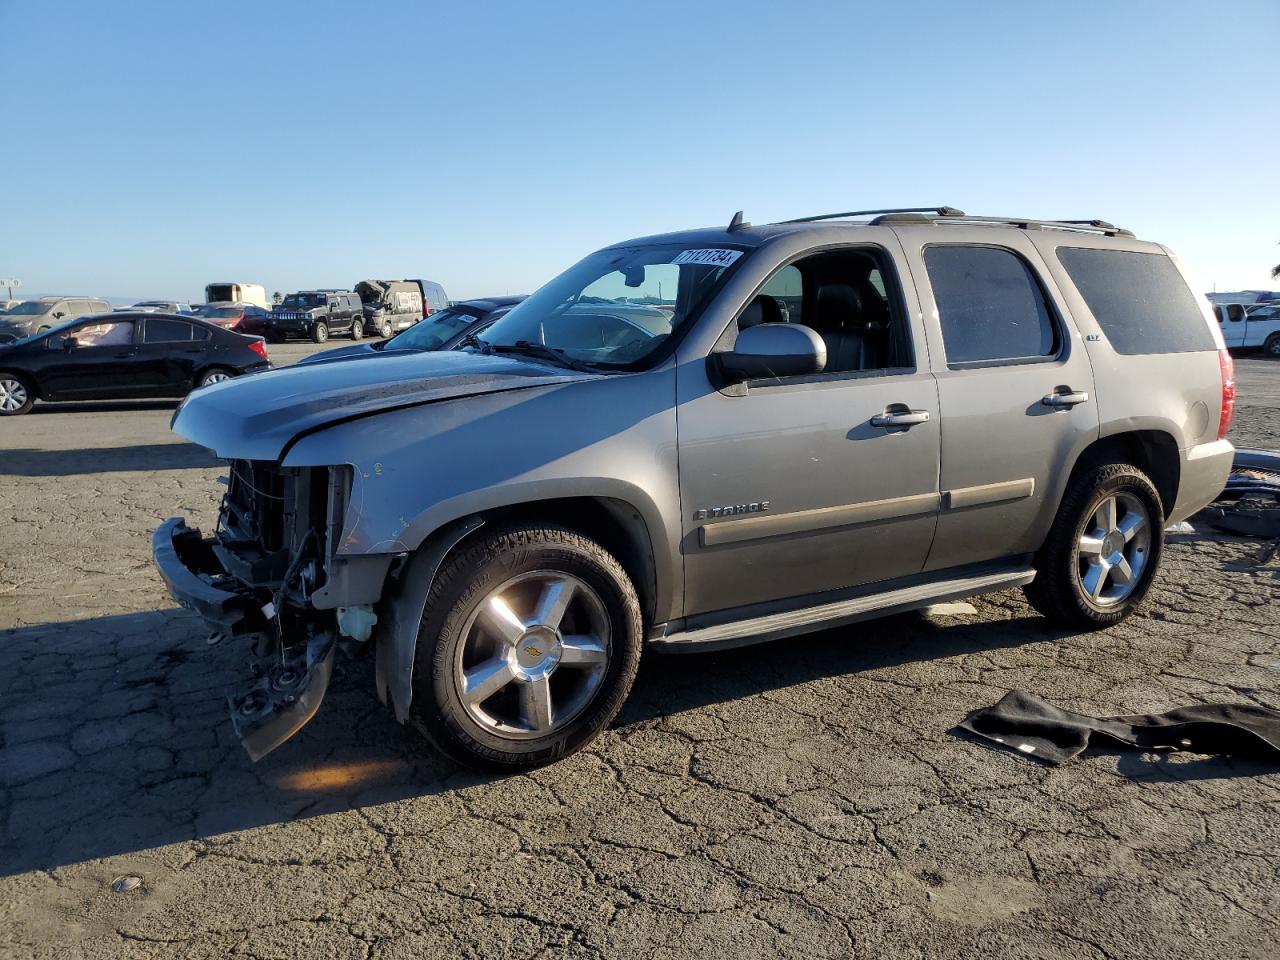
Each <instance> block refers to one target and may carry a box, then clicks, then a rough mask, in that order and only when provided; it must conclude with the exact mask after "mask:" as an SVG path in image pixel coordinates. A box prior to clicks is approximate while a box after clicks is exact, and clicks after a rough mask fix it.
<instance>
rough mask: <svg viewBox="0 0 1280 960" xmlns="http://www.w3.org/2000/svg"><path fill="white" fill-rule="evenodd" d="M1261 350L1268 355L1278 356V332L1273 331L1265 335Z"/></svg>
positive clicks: (1279, 354)
mask: <svg viewBox="0 0 1280 960" xmlns="http://www.w3.org/2000/svg"><path fill="white" fill-rule="evenodd" d="M1262 350H1263V352H1264V353H1265V354H1266V355H1267V356H1268V357H1277V358H1280V333H1273V334H1272V335H1271V336H1269V337H1267V342H1266V343H1264V344H1263V345H1262Z"/></svg>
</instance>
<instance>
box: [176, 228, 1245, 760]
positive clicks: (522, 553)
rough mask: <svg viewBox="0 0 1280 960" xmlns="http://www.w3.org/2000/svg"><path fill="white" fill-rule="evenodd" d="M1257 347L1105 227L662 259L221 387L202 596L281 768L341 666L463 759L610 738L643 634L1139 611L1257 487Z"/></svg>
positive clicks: (198, 405) (591, 275)
mask: <svg viewBox="0 0 1280 960" xmlns="http://www.w3.org/2000/svg"><path fill="white" fill-rule="evenodd" d="M1233 403H1234V384H1233V382H1232V373H1231V361H1230V359H1229V357H1228V356H1227V354H1226V352H1225V351H1224V350H1223V349H1222V341H1221V336H1220V334H1219V333H1218V331H1217V325H1216V324H1215V323H1213V322H1212V320H1211V319H1210V317H1209V315H1208V311H1207V309H1206V306H1205V304H1204V303H1203V302H1202V298H1200V297H1197V296H1195V295H1194V294H1193V293H1192V292H1191V290H1190V289H1189V288H1188V285H1187V282H1186V280H1185V279H1184V277H1183V274H1182V271H1181V269H1180V268H1179V266H1178V264H1177V262H1176V261H1175V260H1174V258H1173V257H1172V256H1171V254H1170V253H1169V251H1168V250H1167V249H1165V248H1164V247H1162V246H1160V245H1158V244H1155V243H1147V242H1141V241H1138V240H1136V239H1134V237H1133V235H1132V234H1131V233H1129V232H1127V231H1124V230H1120V229H1117V228H1115V227H1113V226H1111V225H1110V224H1107V223H1104V222H1102V221H1070V222H1042V221H1033V220H1016V221H1008V220H1003V219H997V218H984V217H974V216H966V215H965V214H963V213H961V212H960V211H958V210H954V209H951V208H939V209H926V210H909V211H907V210H895V211H864V212H860V213H849V214H836V215H832V216H828V217H811V218H806V219H804V220H796V221H791V222H787V223H778V224H770V225H767V226H759V227H753V226H751V225H750V224H747V223H743V222H742V221H741V217H740V216H738V217H735V218H734V221H733V222H732V223H731V224H730V225H729V227H728V228H717V229H706V230H690V231H685V232H680V233H672V234H666V235H661V236H654V237H647V238H644V239H641V240H632V241H628V242H626V243H621V244H618V245H616V246H613V247H608V248H606V249H604V250H601V251H599V252H597V253H594V254H592V255H591V256H589V257H587V258H586V259H585V260H583V261H581V262H580V263H578V264H577V265H575V266H573V267H571V268H570V269H569V270H568V271H567V272H565V273H564V274H562V275H561V276H559V277H558V278H556V279H555V280H552V281H551V282H550V283H549V284H547V285H546V286H545V287H543V288H542V289H541V290H539V291H538V292H537V293H535V294H534V295H533V296H531V297H529V298H528V299H526V300H525V301H523V302H522V303H520V304H519V305H518V306H516V307H515V308H514V309H512V310H511V311H510V312H509V313H508V314H507V315H506V316H504V317H503V318H502V319H500V320H498V321H497V322H496V323H495V324H494V325H493V326H492V327H490V328H489V329H488V330H486V331H485V332H484V334H483V335H482V338H477V339H474V340H472V341H471V342H470V344H469V345H464V346H463V348H462V349H461V350H459V351H453V352H443V353H421V354H411V355H406V356H389V357H384V358H380V359H379V360H378V361H377V362H366V361H359V360H357V361H353V362H350V363H340V364H317V365H306V366H298V367H292V368H283V369H278V370H273V371H271V372H268V373H265V374H261V375H258V376H254V377H246V378H243V379H238V380H234V381H229V382H227V383H224V384H218V385H216V386H214V387H210V388H206V389H204V390H200V391H197V392H196V393H195V394H193V395H192V396H191V397H190V398H189V399H188V400H187V401H186V402H185V403H184V404H183V405H182V407H181V408H180V409H179V410H178V412H177V414H176V415H175V418H174V429H175V430H176V431H177V432H178V433H180V434H181V435H183V436H185V437H187V438H189V439H191V440H193V441H194V442H196V443H198V444H201V445H203V446H205V447H208V448H210V449H212V450H214V451H216V452H217V454H218V455H219V456H221V457H224V458H226V459H227V460H229V461H230V476H229V485H230V488H229V491H228V492H227V494H226V496H225V498H224V501H223V506H222V511H221V517H220V521H219V524H218V531H217V534H216V536H214V537H212V538H208V539H205V538H202V537H201V535H200V533H199V531H197V530H192V529H188V528H187V526H186V525H185V523H184V522H183V520H182V519H178V518H175V519H171V520H169V521H168V522H166V523H165V524H164V525H162V526H161V527H160V528H159V529H158V530H157V531H156V533H155V537H154V552H155V556H156V560H157V563H158V565H159V568H160V570H161V573H162V574H163V576H164V578H165V580H166V581H167V583H168V586H169V588H170V590H171V592H172V593H173V595H174V597H175V598H177V600H178V601H179V602H180V603H182V604H183V605H185V606H188V607H190V608H192V609H194V610H196V611H198V612H199V613H200V614H201V615H202V616H203V617H204V618H205V620H207V621H208V622H209V623H210V625H211V626H212V628H213V629H214V630H215V631H216V632H218V633H219V634H221V635H223V636H228V637H235V638H246V639H248V638H252V639H253V640H254V641H256V642H257V645H258V650H259V653H261V654H263V655H266V659H265V660H264V667H263V669H262V671H261V672H260V674H259V675H258V679H257V680H256V681H254V683H253V685H252V686H251V687H250V688H248V689H246V690H245V691H244V693H243V694H242V695H241V696H239V697H238V698H236V699H235V700H234V702H233V719H234V720H235V723H236V726H237V729H238V731H239V733H240V736H241V738H242V740H243V741H244V744H245V746H246V747H247V749H248V750H249V753H250V754H251V755H252V756H253V757H255V758H257V757H260V756H262V755H263V754H265V753H266V752H268V751H269V750H271V749H273V748H274V747H276V746H277V745H279V744H280V743H281V742H283V741H284V740H285V739H286V738H287V737H288V736H290V735H291V734H292V733H293V732H294V731H296V730H297V729H298V728H299V727H301V726H302V725H303V724H304V723H306V721H307V720H309V719H310V717H311V716H312V715H313V714H314V713H315V711H316V709H317V707H318V706H319V703H320V700H321V698H322V697H323V695H324V690H325V687H326V685H327V683H328V680H329V676H330V672H331V669H332V665H333V662H334V655H335V653H334V652H335V649H337V648H343V649H346V650H350V651H353V652H358V651H360V650H362V649H365V648H369V647H372V648H373V650H374V651H375V653H376V656H375V667H374V673H375V682H376V685H377V690H378V693H379V695H380V696H381V697H382V699H383V701H384V702H387V703H389V704H390V705H391V707H392V708H393V709H394V711H395V715H396V717H397V718H398V719H399V720H400V721H401V722H411V723H412V724H413V725H414V726H415V727H416V728H417V729H418V730H420V731H421V732H422V733H424V734H425V735H426V736H427V737H428V738H429V739H430V740H431V741H432V742H433V743H435V744H436V745H437V746H438V747H440V748H441V749H442V750H444V751H445V752H447V753H448V754H450V755H451V756H453V757H455V758H457V759H458V760H460V761H462V762H464V763H468V764H472V765H478V766H484V767H491V768H500V769H512V768H519V767H524V766H529V765H534V764H539V763H545V762H548V761H551V760H554V759H556V758H558V757H560V756H563V755H564V754H566V753H569V752H571V751H574V750H576V749H578V748H580V747H582V746H583V745H584V744H586V743H588V742H589V741H591V739H592V738H593V737H595V736H596V735H597V734H598V733H599V732H600V731H601V730H602V729H603V728H604V727H605V725H606V724H608V723H609V721H610V719H611V718H612V717H613V716H614V715H615V713H616V712H617V710H618V709H619V707H620V706H621V704H622V702H623V699H624V698H625V697H626V696H627V693H628V690H629V688H630V686H631V683H632V678H633V677H634V676H635V673H636V668H637V665H638V663H639V660H640V656H641V651H642V649H643V648H651V649H653V650H659V649H661V650H667V651H701V650H711V649H716V648H720V647H726V646H731V645H736V644H745V643H754V642H757V641H761V640H778V639H781V638H786V637H791V636H794V635H796V634H800V633H803V632H806V631H811V630H816V629H820V628H826V627H832V626H839V625H845V624H850V623H853V622H855V621H858V620H861V619H864V618H867V617H873V616H877V615H881V614H885V613H890V612H896V611H901V610H907V609H911V608H916V607H920V606H923V605H925V604H929V603H932V602H935V601H939V600H945V599H953V598H958V597H964V596H970V595H974V594H979V593H984V592H987V591H994V590H1003V589H1006V588H1010V587H1022V588H1023V590H1024V591H1025V592H1026V595H1027V597H1028V599H1029V600H1030V601H1031V603H1032V604H1033V605H1034V606H1035V607H1036V609H1038V610H1039V611H1041V612H1042V613H1043V614H1045V615H1046V616H1048V617H1050V618H1052V619H1054V620H1056V621H1058V622H1061V623H1064V624H1068V625H1071V626H1072V627H1076V628H1086V629H1087V628H1093V627H1106V626H1109V625H1111V624H1114V623H1117V622H1118V621H1120V620H1122V619H1123V618H1124V617H1125V616H1127V615H1128V614H1129V613H1130V612H1132V610H1133V609H1134V607H1135V606H1136V605H1137V604H1138V603H1140V602H1141V601H1142V599H1143V597H1144V596H1145V595H1146V593H1147V590H1148V588H1149V587H1150V585H1151V581H1152V578H1153V576H1154V575H1155V573H1156V569H1157V567H1158V565H1159V562H1160V555H1161V548H1162V544H1163V530H1164V527H1165V524H1166V523H1169V522H1172V521H1177V520H1181V519H1183V518H1184V517H1187V516H1188V515H1190V514H1191V513H1192V512H1194V511H1195V510H1197V509H1198V508H1199V507H1201V506H1203V505H1204V504H1206V503H1208V502H1209V501H1211V500H1212V499H1213V498H1214V496H1215V495H1216V494H1217V493H1218V491H1219V490H1221V488H1222V486H1223V483H1224V481H1225V479H1226V477H1227V474H1228V472H1229V469H1230V464H1231V457H1232V447H1231V445H1230V444H1229V443H1228V442H1227V441H1226V440H1225V439H1223V437H1224V435H1225V433H1226V430H1227V427H1228V424H1229V423H1230V419H1231V413H1232V407H1233Z"/></svg>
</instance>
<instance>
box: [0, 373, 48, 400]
mask: <svg viewBox="0 0 1280 960" xmlns="http://www.w3.org/2000/svg"><path fill="white" fill-rule="evenodd" d="M6 373H7V374H9V375H10V376H12V377H17V378H18V379H19V380H21V381H22V382H23V383H25V384H26V385H27V389H28V390H30V391H31V396H32V397H33V398H34V399H36V400H43V399H44V390H42V389H41V387H40V381H39V380H37V379H36V378H35V377H33V376H32V375H31V374H29V373H27V372H26V371H25V370H19V369H17V368H16V367H0V375H3V374H6Z"/></svg>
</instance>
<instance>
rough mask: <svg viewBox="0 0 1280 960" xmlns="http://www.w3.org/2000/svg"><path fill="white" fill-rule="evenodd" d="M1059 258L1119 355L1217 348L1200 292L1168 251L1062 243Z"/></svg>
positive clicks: (1183, 351) (1184, 351)
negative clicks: (1191, 283)
mask: <svg viewBox="0 0 1280 960" xmlns="http://www.w3.org/2000/svg"><path fill="white" fill-rule="evenodd" d="M1058 260H1059V261H1060V262H1061V263H1062V266H1063V267H1064V268H1065V269H1066V271H1067V275H1068V276H1070V277H1071V282H1072V283H1074V284H1075V285H1076V289H1077V290H1079V291H1080V296H1082V297H1084V302H1085V303H1086V304H1088V305H1089V310H1090V312H1092V313H1093V316H1094V319H1096V320H1097V321H1098V326H1100V327H1101V328H1102V332H1103V333H1105V334H1106V335H1107V339H1108V340H1109V341H1111V346H1112V347H1113V348H1115V351H1116V353H1122V354H1128V355H1132V354H1140V353H1190V352H1192V351H1195V350H1216V349H1217V344H1216V343H1215V342H1214V339H1213V334H1212V333H1211V332H1210V330H1209V327H1208V324H1206V323H1205V320H1204V314H1203V313H1201V311H1200V304H1199V302H1198V301H1197V300H1196V297H1195V294H1193V293H1192V292H1191V290H1190V289H1189V288H1188V287H1187V283H1186V281H1185V280H1183V279H1182V274H1181V273H1180V272H1179V270H1178V268H1177V266H1176V265H1175V264H1174V262H1173V261H1172V260H1170V259H1169V258H1168V257H1167V256H1165V255H1164V254H1162V253H1135V252H1133V251H1129V250H1102V249H1097V248H1092V247H1059V248H1058Z"/></svg>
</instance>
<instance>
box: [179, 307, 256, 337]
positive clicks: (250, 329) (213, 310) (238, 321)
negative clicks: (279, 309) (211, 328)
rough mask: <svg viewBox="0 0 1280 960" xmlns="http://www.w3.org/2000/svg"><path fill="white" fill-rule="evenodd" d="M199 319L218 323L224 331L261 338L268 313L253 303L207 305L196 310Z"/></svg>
mask: <svg viewBox="0 0 1280 960" xmlns="http://www.w3.org/2000/svg"><path fill="white" fill-rule="evenodd" d="M195 314H196V316H197V317H203V318H204V319H205V320H208V321H209V322H210V323H216V324H217V325H218V326H220V327H222V328H223V329H224V330H234V331H236V333H250V334H257V335H259V336H261V335H262V334H263V333H264V332H265V331H266V327H267V317H268V316H270V314H269V313H268V311H266V310H263V309H262V308H261V307H255V306H254V305H253V304H251V303H205V304H202V305H200V306H198V307H196V308H195Z"/></svg>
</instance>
